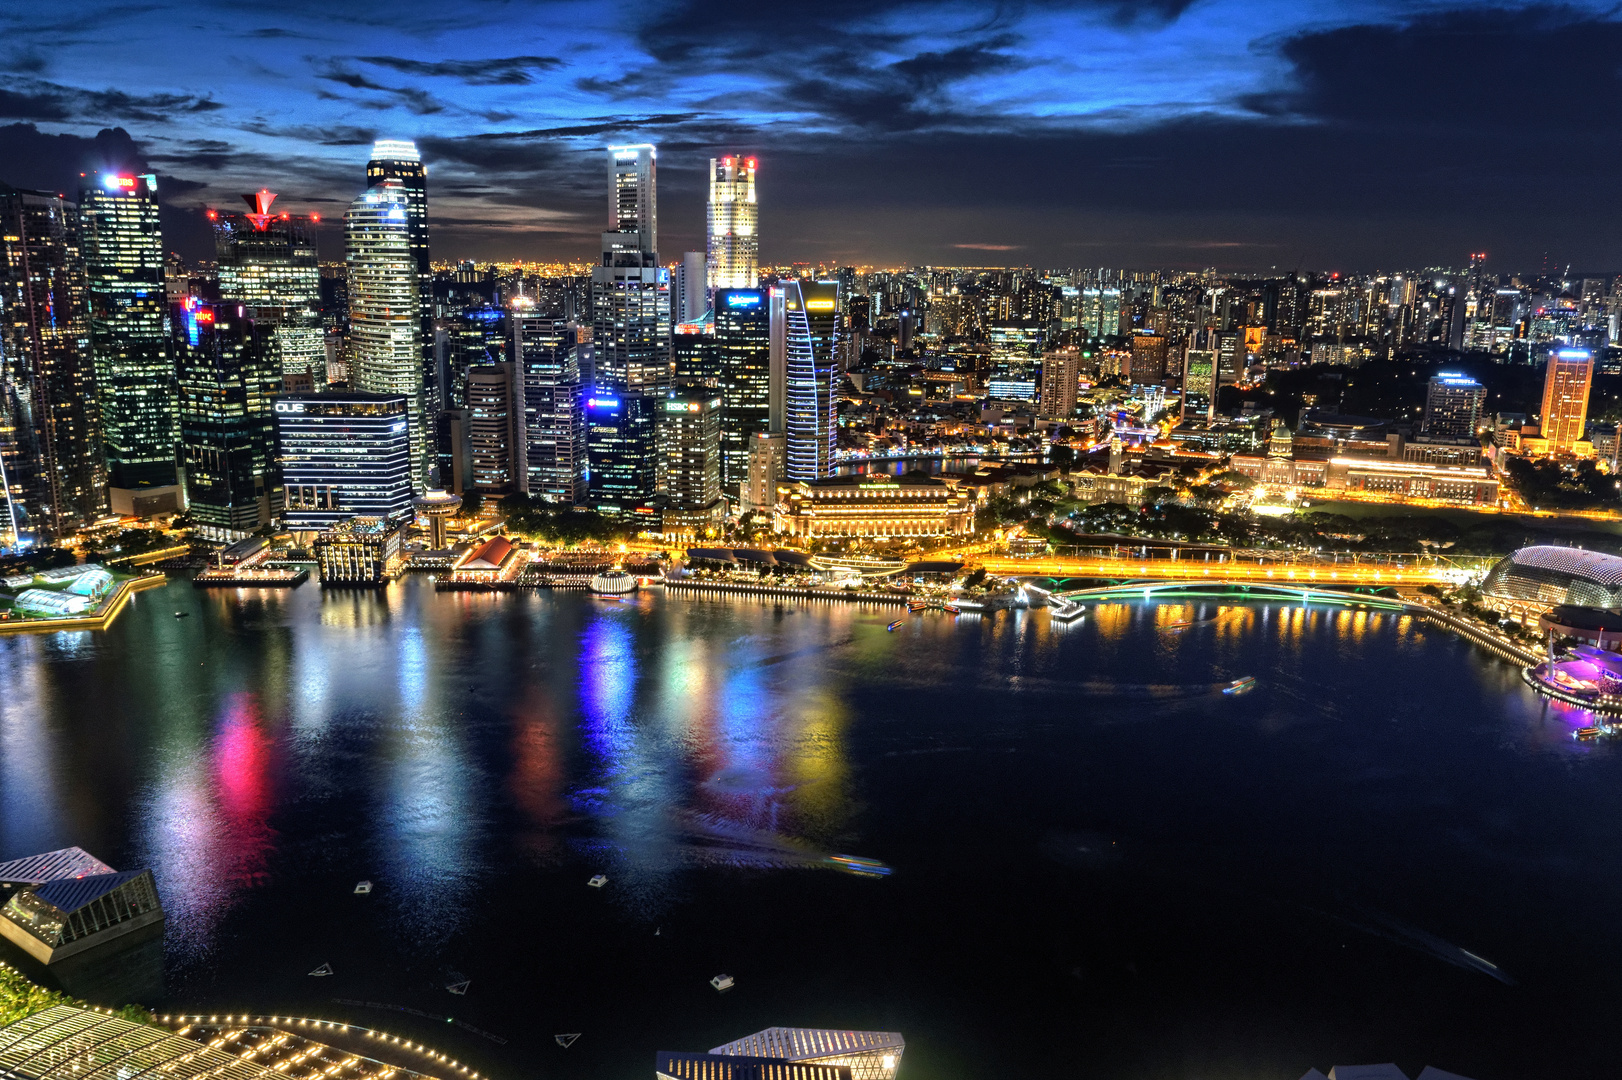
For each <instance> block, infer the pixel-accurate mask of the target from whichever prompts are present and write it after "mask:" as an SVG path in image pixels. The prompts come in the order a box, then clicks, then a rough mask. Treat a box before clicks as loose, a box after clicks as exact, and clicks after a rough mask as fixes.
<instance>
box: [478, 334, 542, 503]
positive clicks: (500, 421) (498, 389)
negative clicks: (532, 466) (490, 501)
mask: <svg viewBox="0 0 1622 1080" xmlns="http://www.w3.org/2000/svg"><path fill="white" fill-rule="evenodd" d="M467 411H468V439H469V442H470V443H471V444H472V451H473V487H474V489H475V490H477V491H482V492H484V493H486V494H490V495H506V494H510V493H512V492H514V491H519V492H523V493H525V494H528V493H529V467H528V459H527V455H526V453H525V449H524V435H525V430H524V400H523V375H522V374H521V368H520V367H519V365H517V364H513V363H509V362H506V361H503V362H501V363H499V364H480V365H478V366H477V367H471V368H469V369H468V372H467Z"/></svg>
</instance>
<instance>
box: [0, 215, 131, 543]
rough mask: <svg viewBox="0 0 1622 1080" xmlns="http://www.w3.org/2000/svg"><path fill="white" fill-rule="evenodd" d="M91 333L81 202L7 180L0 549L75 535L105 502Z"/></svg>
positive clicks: (0, 245)
mask: <svg viewBox="0 0 1622 1080" xmlns="http://www.w3.org/2000/svg"><path fill="white" fill-rule="evenodd" d="M89 333H90V331H89V325H88V323H87V321H86V318H85V278H84V263H83V260H82V258H81V254H80V249H79V211H78V207H77V206H75V205H74V204H73V203H71V202H68V201H66V200H65V199H63V198H62V197H61V196H59V195H51V194H48V193H46V192H39V191H21V190H18V189H17V188H13V187H9V186H7V185H5V184H0V394H4V400H3V401H0V425H3V428H4V430H3V432H0V473H3V476H0V489H3V494H4V496H5V501H6V505H5V507H4V512H5V513H4V517H3V518H0V546H6V545H13V544H15V543H17V542H18V540H19V532H26V533H29V534H31V535H32V538H33V539H34V540H35V541H36V542H39V541H49V540H53V539H57V538H60V537H64V536H67V535H69V534H71V533H72V532H73V531H74V530H75V529H77V528H80V527H81V526H84V525H88V524H89V523H90V522H92V521H94V520H95V519H96V518H98V517H100V516H101V514H102V510H103V507H104V506H105V505H106V498H107V496H106V486H107V464H106V459H105V458H104V456H103V450H102V445H101V412H100V408H99V406H98V404H97V397H96V379H95V370H94V368H93V366H92V363H91V355H90V340H89Z"/></svg>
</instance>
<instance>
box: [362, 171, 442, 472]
mask: <svg viewBox="0 0 1622 1080" xmlns="http://www.w3.org/2000/svg"><path fill="white" fill-rule="evenodd" d="M409 214H410V201H409V193H408V191H407V189H406V188H405V187H404V186H403V185H402V184H401V183H400V181H398V180H395V179H385V180H381V181H379V182H378V184H377V186H375V187H372V188H370V189H368V190H367V191H366V193H365V194H363V195H361V196H359V197H358V198H356V199H355V201H354V202H352V203H350V204H349V211H348V212H347V213H346V214H345V215H344V258H345V263H346V266H347V269H348V281H349V368H350V379H349V381H350V385H352V386H353V387H354V388H355V389H356V390H363V391H367V392H369V393H373V394H384V395H390V396H399V397H403V398H405V400H406V427H407V432H408V434H409V437H410V444H411V483H412V486H413V488H415V489H416V490H419V491H420V490H422V489H423V487H424V486H425V484H426V481H427V477H428V465H429V461H428V439H427V413H426V412H425V405H426V396H425V395H426V391H425V388H424V383H423V375H422V358H421V350H420V340H421V324H420V319H419V317H418V303H417V299H418V274H417V269H416V261H415V258H416V257H415V255H414V253H413V251H412V235H411V231H410V216H409Z"/></svg>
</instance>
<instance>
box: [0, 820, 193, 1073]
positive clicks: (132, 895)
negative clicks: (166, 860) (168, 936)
mask: <svg viewBox="0 0 1622 1080" xmlns="http://www.w3.org/2000/svg"><path fill="white" fill-rule="evenodd" d="M0 891H9V896H7V898H6V901H5V904H4V906H0V937H4V938H5V939H6V940H7V941H10V942H11V943H12V944H13V945H16V946H17V947H18V948H20V949H22V950H23V951H24V952H26V953H27V954H28V955H29V956H32V957H33V958H34V959H36V960H38V961H39V962H40V963H43V964H49V963H53V962H55V961H57V960H61V959H62V958H63V957H67V956H73V955H75V954H77V953H81V952H84V951H85V950H87V949H91V948H95V947H96V946H98V945H103V944H105V943H107V942H109V941H112V940H115V939H117V938H120V937H123V936H124V935H126V934H129V933H131V932H132V931H135V930H139V929H140V928H142V927H144V926H152V925H155V924H157V923H161V922H163V905H162V904H161V903H160V902H159V901H158V890H157V886H156V885H155V884H154V883H153V881H152V871H151V870H126V871H123V872H122V873H121V872H119V871H117V870H114V869H113V868H112V867H110V866H108V865H107V864H106V863H104V862H102V861H101V860H100V859H97V858H96V857H95V856H93V855H91V854H90V853H89V852H87V851H84V850H82V849H80V848H76V847H74V848H63V849H61V850H59V851H48V852H46V853H44V854H43V855H30V856H28V857H27V858H23V859H15V860H13V861H11V862H7V863H0ZM7 1064H8V1065H10V1064H11V1062H10V1061H8V1062H7Z"/></svg>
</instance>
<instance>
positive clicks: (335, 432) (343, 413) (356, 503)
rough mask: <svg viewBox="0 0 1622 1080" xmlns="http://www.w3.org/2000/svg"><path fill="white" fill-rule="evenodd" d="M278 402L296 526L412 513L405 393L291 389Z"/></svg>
mask: <svg viewBox="0 0 1622 1080" xmlns="http://www.w3.org/2000/svg"><path fill="white" fill-rule="evenodd" d="M273 408H274V410H275V413H276V446H277V457H278V461H279V463H280V465H281V471H282V488H283V492H284V497H285V505H284V508H283V520H284V521H285V523H286V525H287V527H288V528H289V529H293V530H295V531H305V532H308V531H314V530H321V529H326V528H329V527H331V526H332V525H335V524H337V523H338V522H339V521H342V520H343V519H344V518H349V517H357V516H358V517H374V518H387V517H391V516H393V515H395V514H401V513H404V514H409V513H410V512H411V493H412V492H411V488H412V484H411V481H412V476H411V465H412V461H413V458H412V455H411V442H410V435H409V433H408V431H407V428H408V422H407V419H406V417H407V410H408V408H409V402H408V401H407V399H406V397H405V396H404V395H401V394H396V395H388V394H369V393H366V392H365V391H362V390H329V391H327V392H326V393H323V394H283V395H281V396H280V397H278V398H277V399H276V401H275V404H274V405H273Z"/></svg>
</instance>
